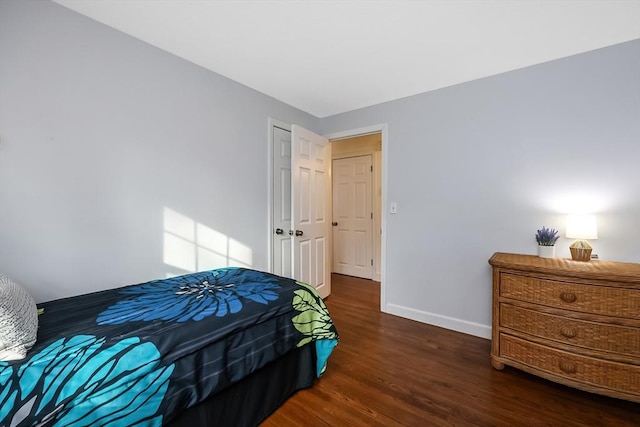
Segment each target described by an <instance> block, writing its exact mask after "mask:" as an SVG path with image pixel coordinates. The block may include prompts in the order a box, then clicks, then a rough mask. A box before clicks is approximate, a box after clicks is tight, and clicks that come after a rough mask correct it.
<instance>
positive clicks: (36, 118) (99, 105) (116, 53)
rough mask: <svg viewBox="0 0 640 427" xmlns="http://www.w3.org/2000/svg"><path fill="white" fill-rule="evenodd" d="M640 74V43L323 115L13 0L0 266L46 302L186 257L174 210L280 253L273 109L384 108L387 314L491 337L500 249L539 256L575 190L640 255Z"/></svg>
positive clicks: (332, 120)
mask: <svg viewBox="0 0 640 427" xmlns="http://www.w3.org/2000/svg"><path fill="white" fill-rule="evenodd" d="M639 75H640V41H634V42H630V43H624V44H621V45H617V46H613V47H611V48H607V49H601V50H598V51H594V52H590V53H586V54H583V55H578V56H574V57H570V58H565V59H562V60H558V61H553V62H550V63H546V64H541V65H539V66H534V67H530V68H526V69H522V70H517V71H514V72H510V73H506V74H502V75H498V76H494V77H490V78H486V79H482V80H477V81H474V82H470V83H467V84H461V85H458V86H454V87H450V88H446V89H442V90H438V91H433V92H429V93H426V94H422V95H419V96H414V97H410V98H406V99H402V100H399V101H394V102H390V103H385V104H381V105H377V106H374V107H371V108H366V109H362V110H357V111H354V112H350V113H345V114H341V115H338V116H334V117H329V118H325V119H322V120H319V119H316V118H314V117H311V116H309V115H307V114H305V113H302V112H300V111H298V110H295V109H293V108H291V107H288V106H286V105H284V104H282V103H280V102H278V101H276V100H274V99H272V98H269V97H267V96H265V95H262V94H260V93H257V92H255V91H252V90H250V89H248V88H246V87H244V86H241V85H239V84H237V83H234V82H232V81H230V80H227V79H225V78H223V77H221V76H219V75H216V74H215V73H212V72H209V71H206V70H204V69H202V68H200V67H198V66H195V65H193V64H190V63H188V62H185V61H184V60H181V59H179V58H176V57H174V56H172V55H170V54H168V53H165V52H163V51H160V50H158V49H156V48H154V47H152V46H149V45H147V44H145V43H143V42H140V41H138V40H136V39H133V38H131V37H129V36H126V35H124V34H121V33H119V32H117V31H115V30H112V29H110V28H108V27H106V26H103V25H101V24H98V23H96V22H94V21H91V20H90V19H88V18H85V17H83V16H81V15H78V14H76V13H74V12H72V11H70V10H68V9H66V8H63V7H61V6H59V5H56V4H54V3H50V2H17V1H6V0H2V1H0V270H2V271H4V272H6V273H7V274H9V275H10V276H12V277H14V278H15V279H16V280H18V281H20V282H22V283H23V284H24V285H25V286H26V287H27V288H28V289H29V290H30V291H31V292H32V293H33V294H34V296H35V297H36V299H37V300H39V301H43V300H47V299H52V298H57V297H61V296H67V295H74V294H78V293H83V292H89V291H92V290H97V289H102V288H106V287H114V286H119V285H123V284H129V283H135V282H140V281H144V280H149V279H152V278H159V277H163V276H164V275H165V274H167V273H179V272H180V271H179V269H176V268H174V267H172V266H169V265H167V264H166V263H165V262H164V250H165V240H164V239H165V234H166V230H165V228H166V223H165V221H164V216H163V215H164V212H165V209H166V208H168V209H171V210H172V211H175V212H178V213H179V214H180V215H182V216H183V219H185V220H186V221H187V222H188V221H192V223H193V224H200V225H201V226H203V227H206V228H207V229H208V230H209V231H214V233H213V235H214V236H216V238H223V239H224V238H226V239H227V240H226V244H227V246H228V247H230V248H231V247H234V245H235V246H237V245H240V247H241V248H244V249H245V250H244V252H243V254H244V255H245V256H244V257H243V260H246V253H247V251H248V252H249V255H250V264H251V266H252V267H255V268H258V269H266V268H267V228H268V227H267V211H268V206H267V204H268V202H267V183H266V177H267V164H268V163H267V118H268V117H273V118H276V119H279V120H281V121H284V122H288V123H297V124H301V125H302V126H305V127H307V128H309V129H312V130H316V131H322V132H323V133H333V132H340V131H346V130H349V129H355V128H360V127H365V126H370V125H373V124H379V123H387V124H388V141H387V146H386V147H385V150H386V152H387V154H388V159H387V160H388V168H387V170H386V171H385V172H386V175H387V180H388V188H387V194H386V196H387V200H388V201H389V202H391V201H395V202H397V203H398V209H399V213H398V214H397V215H388V214H386V221H387V230H386V235H387V241H386V248H387V250H386V253H387V262H386V289H387V306H386V307H385V310H387V311H389V312H393V313H396V314H400V315H403V316H406V317H411V318H415V319H418V320H422V321H426V322H429V323H434V324H440V325H442V326H446V327H450V328H453V329H457V330H461V331H465V332H469V333H473V334H476V335H484V336H487V335H488V325H489V324H490V320H491V311H490V299H491V274H490V268H489V265H488V264H487V259H488V258H489V257H490V256H491V255H492V254H493V252H495V251H509V252H521V253H532V254H533V253H535V251H536V246H535V241H534V238H533V234H534V233H535V230H536V229H537V228H540V227H541V226H543V225H545V226H548V227H556V228H559V229H561V230H563V229H564V223H563V219H564V214H565V213H566V212H567V211H569V210H571V209H574V208H575V205H576V204H579V203H582V204H584V205H586V206H585V209H588V210H592V211H593V212H594V213H596V214H597V215H598V221H599V232H600V239H599V240H597V241H594V242H592V243H593V246H594V250H595V252H597V253H598V254H599V255H600V256H601V258H603V259H609V260H618V261H631V262H639V261H640V243H639V242H640V78H639V77H638V76H639ZM381 84H384V82H381ZM571 204H573V205H574V206H573V207H572V206H571ZM386 210H387V209H385V211H386ZM193 224H192V225H193ZM178 225H180V224H178ZM216 233H217V234H216ZM209 235H211V233H209ZM209 243H211V242H209ZM222 243H223V246H224V244H225V243H224V242H222ZM558 244H559V246H558V253H557V255H558V256H562V257H568V256H569V251H568V249H567V246H568V244H569V241H568V240H567V239H565V238H564V237H563V238H561V239H560V241H559V242H558ZM210 246H211V245H210ZM212 246H216V247H217V246H220V242H219V241H216V242H213V244H212ZM229 258H230V261H229V262H230V263H233V260H232V259H231V258H233V257H231V256H230V257H229Z"/></svg>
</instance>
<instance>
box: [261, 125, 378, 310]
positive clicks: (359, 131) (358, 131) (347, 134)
mask: <svg viewBox="0 0 640 427" xmlns="http://www.w3.org/2000/svg"><path fill="white" fill-rule="evenodd" d="M274 126H277V127H279V128H282V129H286V130H288V131H291V125H290V124H287V123H285V122H282V121H280V120H277V119H273V118H271V117H270V118H269V119H268V120H267V135H268V137H267V141H268V147H267V165H268V167H267V178H268V179H267V183H266V184H267V211H268V212H267V224H266V230H267V265H268V270H269V271H271V269H272V262H273V247H272V245H273V235H272V233H273V230H272V224H273V207H272V204H273V188H272V183H273V131H272V129H273V127H274ZM369 133H380V134H381V138H382V165H381V174H382V206H381V208H380V209H381V212H380V213H381V215H380V225H381V227H382V236H381V242H380V276H381V277H380V310H381V311H382V312H384V313H388V310H387V273H386V272H387V216H386V212H387V208H386V207H387V192H388V177H387V173H386V171H387V162H388V158H389V144H388V133H389V130H388V125H387V123H380V124H375V125H371V126H365V127H361V128H355V129H350V130H345V131H341V132H333V133H330V134H324V135H323V136H324V137H325V138H327V139H328V140H329V143H331V141H332V140H336V139H344V138H352V137H354V136H361V135H366V134H369ZM331 257H333V247H332V246H331Z"/></svg>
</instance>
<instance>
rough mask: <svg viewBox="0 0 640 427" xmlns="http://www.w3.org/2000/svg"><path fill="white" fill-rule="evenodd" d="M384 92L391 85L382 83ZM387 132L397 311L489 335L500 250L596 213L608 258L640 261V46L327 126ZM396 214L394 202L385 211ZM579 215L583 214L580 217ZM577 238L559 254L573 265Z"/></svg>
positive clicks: (392, 302) (597, 244) (523, 245)
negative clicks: (382, 126)
mask: <svg viewBox="0 0 640 427" xmlns="http://www.w3.org/2000/svg"><path fill="white" fill-rule="evenodd" d="M381 84H384V82H381ZM378 123H387V124H388V130H389V131H388V142H387V147H386V149H387V153H388V167H387V170H386V171H385V172H386V176H387V179H388V188H387V193H386V196H387V201H388V202H389V203H390V202H397V203H398V214H396V215H389V214H386V220H387V228H386V236H387V240H386V248H387V251H386V253H387V264H386V266H387V270H386V289H387V303H388V304H387V307H386V310H387V311H389V312H392V313H397V314H402V315H404V316H407V317H411V318H414V319H418V320H423V321H427V322H430V323H435V324H440V325H442V326H447V327H452V328H454V329H458V330H463V331H467V332H470V333H474V334H477V335H484V336H488V333H489V328H488V325H490V322H491V311H490V307H491V271H490V266H489V265H488V264H487V260H488V259H489V258H490V257H491V255H492V254H493V253H494V252H496V251H502V252H516V253H530V254H535V253H536V251H537V246H536V243H535V240H534V233H535V231H536V230H537V229H539V228H540V227H542V226H547V227H554V228H557V229H560V230H561V232H562V233H564V219H565V214H566V213H571V212H572V211H574V210H575V211H578V210H583V211H588V212H590V213H595V214H596V215H597V220H598V226H599V235H600V236H599V239H598V240H595V241H592V245H593V247H594V253H598V254H599V255H600V257H601V258H602V259H605V260H616V261H628V262H640V41H638V40H636V41H633V42H628V43H624V44H620V45H616V46H613V47H610V48H606V49H601V50H597V51H593V52H589V53H585V54H582V55H577V56H573V57H568V58H564V59H561V60H557V61H553V62H549V63H545V64H541V65H537V66H533V67H529V68H525V69H521V70H517V71H513V72H509V73H505V74H501V75H497V76H493V77H490V78H485V79H481V80H476V81H473V82H469V83H466V84H460V85H457V86H453V87H449V88H445V89H441V90H437V91H433V92H429V93H425V94H422V95H418V96H413V97H409V98H405V99H402V100H398V101H394V102H389V103H385V104H380V105H377V106H373V107H370V108H365V109H361V110H357V111H353V112H348V113H344V114H340V115H337V116H333V117H329V118H326V119H324V120H323V122H322V126H323V131H324V132H325V133H332V132H339V131H344V130H348V129H356V128H360V127H365V126H369V125H373V124H378ZM385 211H387V212H388V206H386V207H385ZM576 213H577V212H576ZM570 243H571V241H570V240H568V239H566V238H564V236H563V237H562V238H561V239H560V240H559V241H558V247H557V253H556V255H557V256H560V257H570V253H569V249H568V246H569V244H570Z"/></svg>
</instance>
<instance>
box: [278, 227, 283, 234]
mask: <svg viewBox="0 0 640 427" xmlns="http://www.w3.org/2000/svg"><path fill="white" fill-rule="evenodd" d="M282 233H284V230H283V229H282V228H276V234H282Z"/></svg>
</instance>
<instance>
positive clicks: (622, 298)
mask: <svg viewBox="0 0 640 427" xmlns="http://www.w3.org/2000/svg"><path fill="white" fill-rule="evenodd" d="M500 296H501V297H505V298H512V299H515V300H520V301H526V302H532V303H536V304H542V305H546V306H549V307H557V308H562V309H568V310H573V311H579V312H584V313H593V314H600V315H605V316H616V317H626V318H630V319H640V290H638V289H631V288H629V289H627V288H624V287H609V286H597V285H582V284H572V283H566V282H560V281H554V280H543V279H538V278H534V277H525V276H519V275H517V274H510V273H502V274H501V275H500Z"/></svg>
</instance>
